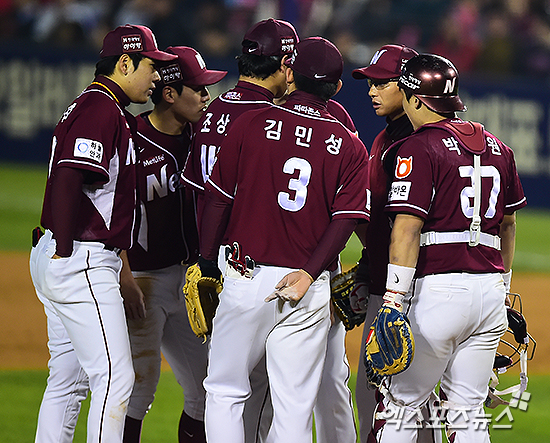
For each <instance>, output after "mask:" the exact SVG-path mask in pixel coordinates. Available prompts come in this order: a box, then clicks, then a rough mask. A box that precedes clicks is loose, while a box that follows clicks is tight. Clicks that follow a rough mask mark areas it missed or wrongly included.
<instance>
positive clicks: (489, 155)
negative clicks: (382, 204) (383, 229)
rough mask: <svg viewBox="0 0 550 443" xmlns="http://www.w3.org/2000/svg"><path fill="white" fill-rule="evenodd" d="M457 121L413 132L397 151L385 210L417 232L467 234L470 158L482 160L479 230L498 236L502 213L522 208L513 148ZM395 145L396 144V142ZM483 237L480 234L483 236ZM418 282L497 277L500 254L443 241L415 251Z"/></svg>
mask: <svg viewBox="0 0 550 443" xmlns="http://www.w3.org/2000/svg"><path fill="white" fill-rule="evenodd" d="M474 127H475V126H473V125H472V124H470V123H469V122H463V121H462V120H460V119H453V120H443V121H441V122H438V123H434V124H428V125H424V126H422V127H420V128H419V129H417V130H416V131H415V132H414V133H413V134H412V135H411V136H410V137H408V138H406V139H405V140H404V141H403V142H402V144H401V146H400V147H399V150H398V152H397V157H396V160H395V170H394V179H393V183H392V186H391V190H390V192H389V195H388V204H387V206H386V209H387V210H388V211H389V212H393V213H395V212H400V213H407V214H412V215H415V216H417V217H420V218H422V219H424V220H425V222H424V227H423V228H422V232H435V233H461V232H466V231H469V229H470V224H471V221H472V217H473V214H474V198H473V197H474V186H473V185H474V183H473V182H474V166H473V165H474V154H473V152H478V153H481V154H480V158H481V169H480V170H481V199H480V201H481V207H480V212H479V214H480V216H481V232H482V233H483V234H486V235H488V236H498V234H499V230H500V224H501V222H502V219H503V217H504V215H505V214H512V213H513V212H515V211H516V210H517V209H520V208H522V207H523V206H525V205H526V204H527V203H526V200H525V196H524V194H523V189H522V186H521V182H520V180H519V177H518V174H517V171H516V165H515V160H514V155H513V152H512V150H511V149H510V148H509V147H508V146H506V145H504V143H502V142H501V141H500V140H499V139H497V138H496V137H495V136H494V135H492V134H490V133H488V132H487V131H485V130H483V129H482V127H481V125H479V127H478V129H477V130H475V131H474V130H473V129H472V128H474ZM398 143H399V142H398ZM483 234H482V235H483ZM416 269H417V270H416V272H417V276H418V277H421V276H423V275H427V274H440V273H445V272H473V273H487V272H504V266H503V262H502V256H501V254H500V251H499V250H498V249H496V248H494V247H490V246H486V245H484V244H479V245H478V246H475V247H470V246H469V245H468V243H467V242H466V243H464V242H457V243H442V242H438V244H432V245H430V246H423V247H421V248H420V255H419V257H418V264H417V268H416Z"/></svg>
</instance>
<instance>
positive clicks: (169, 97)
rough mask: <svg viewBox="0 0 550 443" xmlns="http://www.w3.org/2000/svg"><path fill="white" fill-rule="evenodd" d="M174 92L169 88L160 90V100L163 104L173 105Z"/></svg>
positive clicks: (165, 87)
mask: <svg viewBox="0 0 550 443" xmlns="http://www.w3.org/2000/svg"><path fill="white" fill-rule="evenodd" d="M175 92H176V90H175V89H174V88H172V87H171V86H164V87H163V88H162V98H163V99H164V101H165V102H168V103H174V100H175V98H176V97H175Z"/></svg>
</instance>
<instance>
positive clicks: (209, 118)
mask: <svg viewBox="0 0 550 443" xmlns="http://www.w3.org/2000/svg"><path fill="white" fill-rule="evenodd" d="M272 104H273V94H272V93H271V92H270V91H269V90H267V89H265V88H263V87H261V86H258V85H254V84H252V83H248V82H246V81H239V82H238V83H237V85H236V86H235V88H233V89H231V90H229V91H227V92H225V93H223V94H221V95H220V96H219V97H217V98H216V99H214V100H213V101H212V103H210V105H209V106H208V110H207V111H206V112H205V114H204V115H203V116H202V118H201V119H200V120H199V122H198V123H197V125H196V131H197V133H196V135H195V139H194V141H193V146H192V149H191V151H190V153H189V158H188V159H187V162H186V164H185V169H184V171H183V180H184V181H185V182H186V183H187V184H189V185H191V186H193V187H194V188H195V189H196V190H198V191H199V192H204V184H205V183H206V180H208V176H209V174H210V172H211V171H212V166H213V165H214V162H215V160H216V154H217V153H218V150H219V149H220V146H221V144H222V141H223V139H224V138H225V135H226V134H227V131H228V130H229V128H230V126H231V125H232V123H233V122H234V121H235V120H236V119H237V117H239V116H240V115H241V114H243V113H244V112H246V111H250V110H251V109H258V108H265V107H266V106H270V105H272Z"/></svg>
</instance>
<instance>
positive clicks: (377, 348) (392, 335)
mask: <svg viewBox="0 0 550 443" xmlns="http://www.w3.org/2000/svg"><path fill="white" fill-rule="evenodd" d="M413 357H414V338H413V335H412V331H411V327H410V325H409V320H408V319H407V317H406V316H405V314H403V313H402V312H399V311H398V310H397V309H394V308H391V307H389V306H382V307H381V308H380V310H379V311H378V315H377V316H376V318H375V319H374V322H373V323H372V326H371V327H370V331H369V335H368V336H367V342H366V345H365V366H366V367H367V368H372V370H373V371H375V372H376V373H378V374H380V375H395V374H399V373H400V372H403V371H404V370H405V369H407V368H408V367H409V366H410V364H411V362H412V359H413Z"/></svg>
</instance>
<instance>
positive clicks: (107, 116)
mask: <svg viewBox="0 0 550 443" xmlns="http://www.w3.org/2000/svg"><path fill="white" fill-rule="evenodd" d="M129 104H130V100H129V98H128V97H127V96H126V94H125V93H124V92H123V91H122V89H121V88H120V87H119V86H118V85H117V84H116V83H115V82H113V81H111V80H109V79H107V78H106V77H103V76H100V77H98V78H96V80H95V81H94V82H93V83H92V84H91V85H90V86H88V87H87V88H86V89H85V90H84V91H83V92H82V93H81V94H80V95H79V96H78V97H77V98H76V99H75V100H74V101H73V103H72V104H71V105H70V106H69V107H68V108H67V110H66V111H65V112H64V113H63V115H62V116H61V119H60V120H59V122H58V124H57V126H56V128H55V130H54V133H53V140H52V146H51V152H50V162H49V168H48V180H47V182H46V191H45V196H44V205H43V208H42V218H41V224H42V226H44V227H45V228H46V229H52V226H53V221H52V218H53V214H52V213H51V182H52V178H53V177H54V176H55V173H56V170H57V169H58V168H62V167H69V168H76V169H83V170H86V171H89V172H92V173H94V174H93V176H94V177H95V178H96V180H97V181H96V182H95V183H92V184H85V185H83V187H82V192H83V193H84V197H83V198H82V200H81V204H80V208H79V210H78V213H77V214H76V218H77V220H76V231H75V240H83V241H99V242H103V243H105V244H107V245H109V246H112V247H117V248H121V249H128V248H130V246H131V244H132V229H133V226H134V219H135V206H136V173H135V159H136V154H135V150H134V141H133V138H132V133H131V130H130V125H132V126H135V119H134V117H133V116H132V115H131V114H130V113H129V112H127V111H126V110H125V109H124V108H125V107H126V106H128V105H129Z"/></svg>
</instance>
